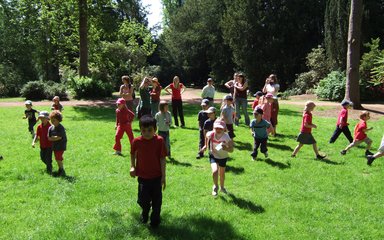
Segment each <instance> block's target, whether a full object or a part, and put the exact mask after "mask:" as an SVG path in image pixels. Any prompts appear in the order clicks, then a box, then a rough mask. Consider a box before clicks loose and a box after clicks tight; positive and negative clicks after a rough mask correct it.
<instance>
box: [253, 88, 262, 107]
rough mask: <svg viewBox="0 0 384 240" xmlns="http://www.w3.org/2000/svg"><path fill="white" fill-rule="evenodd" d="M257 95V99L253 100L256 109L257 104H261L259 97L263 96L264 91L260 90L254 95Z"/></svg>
mask: <svg viewBox="0 0 384 240" xmlns="http://www.w3.org/2000/svg"><path fill="white" fill-rule="evenodd" d="M253 96H254V97H255V100H254V101H253V103H252V110H255V108H256V107H257V105H259V99H260V97H261V96H263V93H262V92H260V91H257V92H256V93H255V95H253Z"/></svg>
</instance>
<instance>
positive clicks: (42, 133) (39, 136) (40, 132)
mask: <svg viewBox="0 0 384 240" xmlns="http://www.w3.org/2000/svg"><path fill="white" fill-rule="evenodd" d="M39 119H40V120H41V124H40V125H39V126H38V127H37V130H36V135H35V137H34V138H33V141H32V147H33V148H34V147H35V144H36V141H38V140H40V159H41V161H43V163H44V164H45V165H46V166H47V173H48V174H52V142H51V141H49V140H48V129H49V127H50V126H51V124H50V123H49V113H48V112H47V111H41V112H40V114H39Z"/></svg>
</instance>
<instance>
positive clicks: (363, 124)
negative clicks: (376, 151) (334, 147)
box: [340, 111, 373, 156]
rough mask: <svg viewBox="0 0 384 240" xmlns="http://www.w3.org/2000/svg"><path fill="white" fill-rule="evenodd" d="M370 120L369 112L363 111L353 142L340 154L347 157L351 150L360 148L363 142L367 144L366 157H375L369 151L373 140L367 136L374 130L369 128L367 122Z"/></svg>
mask: <svg viewBox="0 0 384 240" xmlns="http://www.w3.org/2000/svg"><path fill="white" fill-rule="evenodd" d="M370 118H371V117H370V116H369V112H368V111H362V112H361V113H360V122H359V123H358V124H357V125H356V126H355V131H354V138H353V142H352V143H351V144H349V145H348V146H347V147H346V148H345V149H344V150H342V151H341V152H340V154H341V155H345V154H346V153H347V151H348V150H349V149H350V148H352V147H355V146H359V145H360V144H361V143H362V142H365V143H366V144H367V147H366V148H365V156H368V155H373V153H372V152H370V151H369V150H370V149H371V145H372V140H371V139H370V138H369V137H368V136H367V134H366V132H368V131H370V130H372V127H370V128H368V127H367V121H368V120H369V119H370Z"/></svg>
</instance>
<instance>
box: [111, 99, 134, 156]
mask: <svg viewBox="0 0 384 240" xmlns="http://www.w3.org/2000/svg"><path fill="white" fill-rule="evenodd" d="M116 105H117V109H116V126H115V129H116V135H115V145H113V149H114V150H115V153H114V155H119V156H121V155H122V154H121V138H122V137H123V135H124V133H126V134H127V135H128V139H129V143H130V144H132V141H133V138H134V137H133V132H132V121H133V119H134V118H135V114H134V113H133V112H132V111H131V110H129V109H128V108H127V105H126V101H125V99H124V98H119V99H117V101H116Z"/></svg>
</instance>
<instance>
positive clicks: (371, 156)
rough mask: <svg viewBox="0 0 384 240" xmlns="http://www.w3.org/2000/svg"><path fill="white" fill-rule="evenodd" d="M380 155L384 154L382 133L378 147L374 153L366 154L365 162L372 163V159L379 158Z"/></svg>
mask: <svg viewBox="0 0 384 240" xmlns="http://www.w3.org/2000/svg"><path fill="white" fill-rule="evenodd" d="M382 156H384V135H383V138H382V139H381V144H380V147H379V149H378V150H377V153H375V154H374V155H373V154H372V155H368V156H367V164H368V165H369V166H371V164H372V163H373V161H375V159H376V158H380V157H382Z"/></svg>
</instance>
